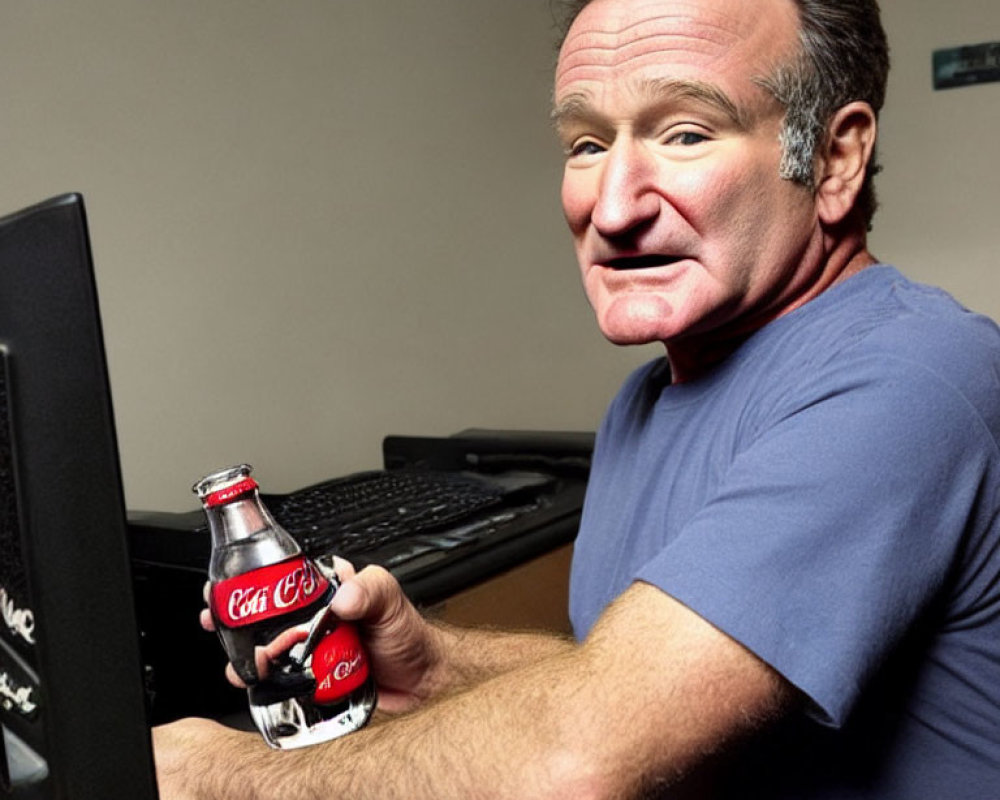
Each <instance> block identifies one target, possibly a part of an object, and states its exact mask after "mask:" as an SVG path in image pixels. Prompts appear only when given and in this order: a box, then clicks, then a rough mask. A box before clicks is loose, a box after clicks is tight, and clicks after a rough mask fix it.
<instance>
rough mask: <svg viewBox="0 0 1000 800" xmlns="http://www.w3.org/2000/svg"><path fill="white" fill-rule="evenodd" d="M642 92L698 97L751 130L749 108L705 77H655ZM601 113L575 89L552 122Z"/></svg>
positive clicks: (663, 98)
mask: <svg viewBox="0 0 1000 800" xmlns="http://www.w3.org/2000/svg"><path fill="white" fill-rule="evenodd" d="M640 92H641V93H642V94H643V95H645V96H647V97H651V98H653V99H655V100H656V101H657V102H658V103H669V102H673V101H678V100H695V101H697V102H699V103H704V104H705V105H707V106H709V107H710V108H714V109H716V110H717V111H720V112H721V113H722V114H724V115H725V117H726V118H727V119H728V120H729V121H730V122H731V123H732V124H733V125H735V126H736V127H737V128H738V129H739V130H741V131H746V130H749V129H750V128H751V127H752V125H753V119H752V117H751V115H750V114H748V113H747V111H746V109H742V108H740V107H739V106H738V105H736V103H734V102H733V100H732V99H731V98H730V97H729V95H727V94H726V93H725V92H724V91H722V89H720V88H719V87H718V86H715V85H714V84H711V83H706V82H704V81H692V80H680V79H677V78H656V79H652V80H646V81H643V83H642V85H641V86H640ZM602 116H603V115H602V114H600V113H599V112H598V111H597V110H596V109H595V108H594V107H593V105H592V104H591V102H590V99H589V98H588V97H587V95H585V94H583V93H581V92H574V93H572V94H569V95H567V96H566V97H564V98H563V99H562V100H561V101H560V102H559V103H557V104H556V105H555V107H554V108H553V109H552V114H551V118H552V122H553V123H554V125H555V127H556V129H557V130H560V129H562V128H565V127H566V126H568V125H570V124H572V123H574V122H582V121H588V120H594V119H599V118H601V117H602Z"/></svg>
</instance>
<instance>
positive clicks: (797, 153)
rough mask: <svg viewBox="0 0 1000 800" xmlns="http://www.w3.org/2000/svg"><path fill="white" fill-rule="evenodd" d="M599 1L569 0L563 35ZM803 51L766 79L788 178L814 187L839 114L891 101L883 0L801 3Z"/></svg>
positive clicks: (869, 207) (871, 204) (864, 207)
mask: <svg viewBox="0 0 1000 800" xmlns="http://www.w3.org/2000/svg"><path fill="white" fill-rule="evenodd" d="M591 2H592V0H563V2H562V5H563V7H564V13H563V15H562V20H563V22H562V32H561V36H560V41H561V40H562V39H564V38H565V36H566V33H567V32H568V31H569V27H570V25H571V24H572V23H573V20H575V19H576V17H577V16H578V15H579V13H580V12H581V11H582V10H583V9H584V8H585V7H586V6H588V5H589V4H590V3H591ZM794 2H795V4H796V6H797V7H798V11H799V26H800V33H799V41H800V43H801V45H802V50H801V53H800V55H799V57H798V58H796V59H794V60H793V61H792V63H790V64H783V65H781V66H780V67H778V68H777V69H776V70H775V72H774V74H772V75H769V76H766V77H764V78H762V79H760V80H759V83H760V85H761V86H763V87H764V88H765V89H767V90H768V91H769V92H771V94H773V95H774V96H775V98H777V100H778V102H780V103H781V104H782V105H783V106H784V107H785V120H784V123H783V125H782V131H781V144H782V158H781V176H782V177H783V178H787V179H789V180H793V181H796V182H797V183H801V184H802V185H804V186H807V187H809V188H814V186H815V179H814V175H813V170H814V164H815V156H816V148H817V147H818V146H819V144H820V142H821V140H822V139H823V137H824V136H825V135H826V129H827V126H828V125H829V123H830V120H831V119H832V117H833V115H834V114H835V113H836V112H837V110H838V109H840V108H843V107H844V106H845V105H847V104H848V103H851V102H854V101H855V100H861V101H864V102H866V103H868V104H869V105H870V106H871V107H872V110H873V111H874V112H875V116H876V118H877V117H878V114H879V111H880V110H881V109H882V105H883V103H884V102H885V86H886V80H887V78H888V74H889V44H888V41H887V39H886V35H885V30H884V29H883V27H882V21H881V14H880V12H879V6H878V2H877V0H794ZM880 169H881V167H879V165H878V164H877V163H876V159H875V157H874V155H873V157H872V159H871V161H870V162H869V164H868V168H867V171H866V173H865V181H864V184H863V186H862V189H861V193H860V195H859V197H858V201H857V205H858V208H859V210H860V212H861V214H862V216H863V218H864V221H865V224H866V225H867V226H868V227H869V229H870V228H871V220H872V217H873V215H874V214H875V209H876V208H877V207H878V202H877V200H876V198H875V187H874V181H873V179H874V176H875V174H876V173H878V172H879V171H880Z"/></svg>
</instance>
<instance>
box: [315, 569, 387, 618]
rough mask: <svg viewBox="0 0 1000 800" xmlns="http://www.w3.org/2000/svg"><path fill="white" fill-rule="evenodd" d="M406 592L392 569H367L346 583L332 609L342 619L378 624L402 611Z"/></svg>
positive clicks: (331, 605)
mask: <svg viewBox="0 0 1000 800" xmlns="http://www.w3.org/2000/svg"><path fill="white" fill-rule="evenodd" d="M402 597H403V593H402V591H401V590H400V588H399V584H398V583H397V582H396V579H395V578H394V577H392V575H391V574H390V573H389V572H388V570H386V569H384V568H383V567H379V566H375V565H372V566H368V567H365V568H364V569H363V570H361V572H359V573H357V575H355V576H354V578H353V579H352V580H349V581H347V582H345V583H344V585H343V586H341V587H340V589H339V590H338V591H337V593H336V594H335V595H334V596H333V599H332V600H331V601H330V608H331V609H332V610H333V612H334V613H335V614H336V615H337V616H338V617H340V618H341V619H347V620H365V621H366V622H376V623H377V622H378V621H380V620H384V619H387V618H388V617H389V616H391V615H392V614H393V613H394V612H396V611H397V610H398V606H399V603H400V600H401V598H402Z"/></svg>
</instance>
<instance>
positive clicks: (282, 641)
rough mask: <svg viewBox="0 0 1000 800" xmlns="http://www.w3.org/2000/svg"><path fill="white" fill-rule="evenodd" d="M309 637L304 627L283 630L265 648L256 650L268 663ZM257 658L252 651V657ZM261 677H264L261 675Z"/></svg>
mask: <svg viewBox="0 0 1000 800" xmlns="http://www.w3.org/2000/svg"><path fill="white" fill-rule="evenodd" d="M307 636H309V628H308V627H307V626H305V625H299V626H297V627H295V628H289V629H288V630H284V631H282V632H281V633H279V634H278V635H277V636H275V637H274V638H273V639H272V640H271V641H270V642H268V644H267V646H266V647H259V648H257V650H260V651H261V652H263V654H264V657H265V659H266V660H267V661H268V662H271V661H277V660H278V659H279V658H280V657H281V656H282V655H284V654H285V653H286V652H288V651H289V650H291V649H292V648H293V647H294V646H295V645H296V644H298V643H299V642H301V641H304V640H305V639H306V637H307ZM256 656H257V651H256V650H255V651H254V657H256ZM257 672H258V674H259V673H260V666H259V665H258V667H257ZM261 677H264V676H263V675H261Z"/></svg>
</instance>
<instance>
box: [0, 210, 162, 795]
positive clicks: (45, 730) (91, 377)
mask: <svg viewBox="0 0 1000 800" xmlns="http://www.w3.org/2000/svg"><path fill="white" fill-rule="evenodd" d="M0 565H2V566H0V604H2V605H0V611H2V624H0V722H2V724H3V728H4V734H5V735H4V737H3V740H2V741H3V742H4V744H5V749H6V751H7V752H6V757H5V758H3V759H0V797H8V796H9V797H17V798H24V800H35V799H36V798H39V799H43V800H50V799H52V800H54V799H55V798H59V800H84V798H88V799H90V798H97V797H100V798H108V799H109V800H115V799H116V798H130V799H133V800H134V799H138V800H146V799H147V798H148V799H149V800H153V798H155V797H156V787H155V778H154V772H153V762H152V754H151V746H150V737H149V729H148V725H147V723H146V714H145V698H144V691H143V681H142V672H141V666H140V659H139V648H138V634H137V630H136V623H135V611H134V605H133V598H132V589H131V578H130V568H129V558H128V552H127V543H126V533H125V511H124V503H123V499H122V488H121V479H120V472H119V464H118V451H117V444H116V438H115V429H114V418H113V414H112V408H111V400H110V392H109V389H108V380H107V372H106V364H105V355H104V348H103V337H102V332H101V326H100V315H99V310H98V305H97V296H96V290H95V285H94V278H93V271H92V264H91V258H90V245H89V239H88V234H87V225H86V217H85V214H84V209H83V202H82V199H81V198H80V197H79V196H78V195H66V196H63V197H59V198H55V199H53V200H50V201H47V202H46V203H42V204H40V205H38V206H34V207H32V208H29V209H26V210H24V211H22V212H19V213H17V214H13V215H11V216H8V217H4V218H2V219H0Z"/></svg>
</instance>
